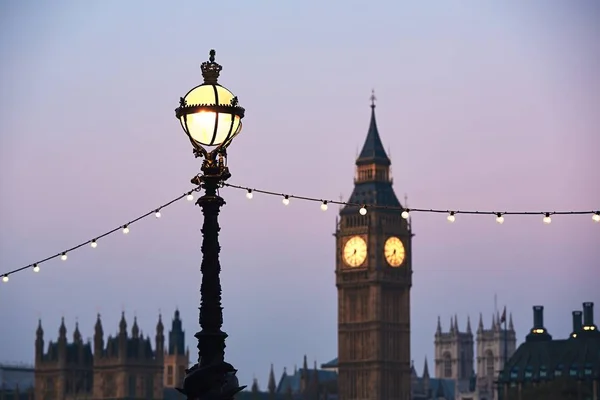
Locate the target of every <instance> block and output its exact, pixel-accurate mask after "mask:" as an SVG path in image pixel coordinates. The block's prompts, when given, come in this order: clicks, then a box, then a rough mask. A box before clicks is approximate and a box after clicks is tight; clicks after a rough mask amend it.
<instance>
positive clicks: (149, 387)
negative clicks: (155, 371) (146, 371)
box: [146, 375, 154, 399]
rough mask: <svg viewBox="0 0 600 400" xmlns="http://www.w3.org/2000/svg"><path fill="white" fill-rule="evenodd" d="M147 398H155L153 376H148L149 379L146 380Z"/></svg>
mask: <svg viewBox="0 0 600 400" xmlns="http://www.w3.org/2000/svg"><path fill="white" fill-rule="evenodd" d="M146 398H147V399H153V398H154V378H153V376H152V375H148V378H147V379H146Z"/></svg>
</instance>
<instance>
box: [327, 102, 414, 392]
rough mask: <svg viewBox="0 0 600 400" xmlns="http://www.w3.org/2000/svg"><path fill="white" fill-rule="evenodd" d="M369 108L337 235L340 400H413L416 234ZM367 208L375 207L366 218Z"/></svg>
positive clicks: (373, 109)
mask: <svg viewBox="0 0 600 400" xmlns="http://www.w3.org/2000/svg"><path fill="white" fill-rule="evenodd" d="M371 102H372V103H371V122H370V124H369V131H368V133H367V138H366V140H365V144H364V146H363V148H362V151H361V152H360V155H359V156H358V158H357V160H356V175H355V178H354V190H353V191H352V195H351V196H350V199H349V200H348V203H350V204H353V205H347V206H345V207H344V208H342V210H341V211H340V219H339V221H338V223H337V226H336V232H335V238H336V286H337V289H338V373H339V375H338V390H339V399H340V400H384V399H385V400H409V399H410V393H411V390H410V288H411V286H412V263H411V258H412V257H411V255H412V247H411V239H412V236H413V235H412V232H411V227H410V221H409V220H406V219H404V218H402V216H401V210H400V208H401V207H402V205H401V204H400V202H399V201H398V198H397V197H396V194H395V193H394V190H393V188H392V177H391V175H390V165H391V161H390V159H389V157H388V156H387V154H386V152H385V150H384V148H383V144H382V142H381V138H380V136H379V132H378V130H377V123H376V121H375V96H371ZM363 204H366V205H375V206H377V207H371V208H368V207H367V213H366V214H365V215H361V213H359V208H360V206H361V205H363ZM391 207H393V208H394V209H389V208H391Z"/></svg>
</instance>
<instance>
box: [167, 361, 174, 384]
mask: <svg viewBox="0 0 600 400" xmlns="http://www.w3.org/2000/svg"><path fill="white" fill-rule="evenodd" d="M167 385H168V386H171V385H173V366H172V365H169V366H168V367H167Z"/></svg>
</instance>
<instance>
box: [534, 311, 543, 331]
mask: <svg viewBox="0 0 600 400" xmlns="http://www.w3.org/2000/svg"><path fill="white" fill-rule="evenodd" d="M533 329H544V306H533Z"/></svg>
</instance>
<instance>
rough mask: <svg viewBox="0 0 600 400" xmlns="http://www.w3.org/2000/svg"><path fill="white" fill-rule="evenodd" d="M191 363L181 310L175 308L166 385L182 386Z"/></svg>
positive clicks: (166, 358) (166, 370) (166, 359)
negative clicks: (186, 345) (180, 314)
mask: <svg viewBox="0 0 600 400" xmlns="http://www.w3.org/2000/svg"><path fill="white" fill-rule="evenodd" d="M189 365H190V352H189V349H187V348H186V347H185V332H184V331H183V329H182V325H181V318H180V316H179V310H175V316H174V318H173V321H172V322H171V330H170V331H169V350H168V351H167V352H165V371H164V380H165V382H164V387H170V388H174V387H181V386H182V385H183V378H185V370H186V369H187V368H188V366H189Z"/></svg>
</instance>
